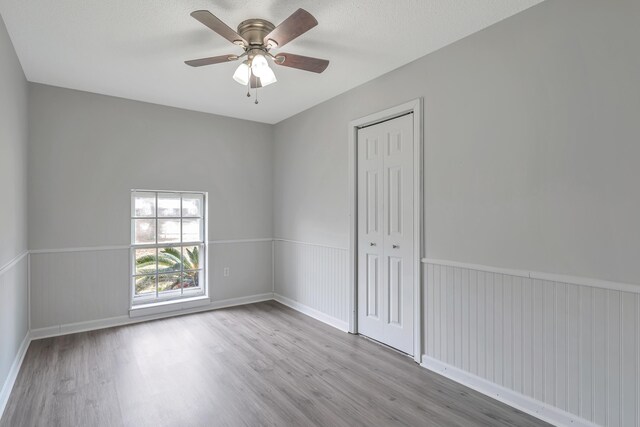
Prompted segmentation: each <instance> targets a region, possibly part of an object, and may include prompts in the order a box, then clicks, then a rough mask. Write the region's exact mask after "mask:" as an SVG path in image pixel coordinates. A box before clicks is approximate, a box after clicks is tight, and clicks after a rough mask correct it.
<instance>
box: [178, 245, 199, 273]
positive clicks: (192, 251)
mask: <svg viewBox="0 0 640 427" xmlns="http://www.w3.org/2000/svg"><path fill="white" fill-rule="evenodd" d="M200 254H202V245H193V246H184V247H183V248H182V259H183V263H184V270H198V269H200V268H202V267H204V259H201V258H202V257H201V256H200Z"/></svg>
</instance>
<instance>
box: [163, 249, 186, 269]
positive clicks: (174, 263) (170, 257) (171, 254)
mask: <svg viewBox="0 0 640 427" xmlns="http://www.w3.org/2000/svg"><path fill="white" fill-rule="evenodd" d="M181 264H182V258H181V252H180V248H179V247H178V248H160V249H159V250H158V273H170V272H174V271H180V270H181Z"/></svg>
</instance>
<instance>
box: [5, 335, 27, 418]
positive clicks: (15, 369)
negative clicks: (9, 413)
mask: <svg viewBox="0 0 640 427" xmlns="http://www.w3.org/2000/svg"><path fill="white" fill-rule="evenodd" d="M30 343H31V335H30V334H29V332H27V334H26V335H25V336H24V339H23V340H22V343H21V344H20V348H19V349H18V354H16V357H15V358H14V359H13V363H12V364H11V369H9V375H7V379H6V380H5V382H4V384H3V385H2V390H0V418H2V414H4V410H5V408H6V407H7V403H8V402H9V396H10V395H11V390H12V389H13V385H14V384H15V383H16V379H17V378H18V373H19V372H20V367H21V366H22V361H23V360H24V356H25V355H26V354H27V349H28V348H29V344H30Z"/></svg>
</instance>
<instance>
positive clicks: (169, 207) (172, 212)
mask: <svg viewBox="0 0 640 427" xmlns="http://www.w3.org/2000/svg"><path fill="white" fill-rule="evenodd" d="M158 216H175V217H179V216H180V195H179V194H172V193H158Z"/></svg>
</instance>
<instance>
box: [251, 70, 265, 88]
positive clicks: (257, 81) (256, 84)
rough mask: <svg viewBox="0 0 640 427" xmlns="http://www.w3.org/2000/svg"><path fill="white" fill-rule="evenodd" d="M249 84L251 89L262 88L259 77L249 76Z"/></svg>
mask: <svg viewBox="0 0 640 427" xmlns="http://www.w3.org/2000/svg"><path fill="white" fill-rule="evenodd" d="M249 82H250V83H251V89H255V88H261V87H262V83H260V77H256V76H254V75H253V74H251V78H250V79H249Z"/></svg>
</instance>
